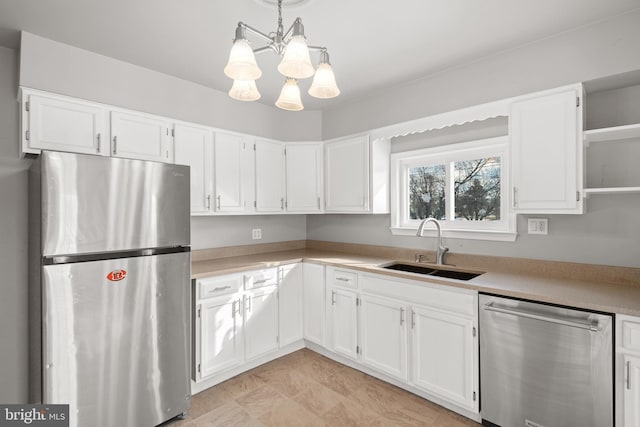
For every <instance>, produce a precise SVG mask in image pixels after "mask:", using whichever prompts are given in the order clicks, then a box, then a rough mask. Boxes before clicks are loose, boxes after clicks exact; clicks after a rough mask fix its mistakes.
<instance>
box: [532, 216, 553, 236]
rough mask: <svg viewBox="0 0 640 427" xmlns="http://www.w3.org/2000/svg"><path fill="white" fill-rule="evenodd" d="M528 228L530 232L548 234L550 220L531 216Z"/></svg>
mask: <svg viewBox="0 0 640 427" xmlns="http://www.w3.org/2000/svg"><path fill="white" fill-rule="evenodd" d="M527 228H528V233H529V234H548V233H549V220H548V219H547V218H529V219H528V220H527Z"/></svg>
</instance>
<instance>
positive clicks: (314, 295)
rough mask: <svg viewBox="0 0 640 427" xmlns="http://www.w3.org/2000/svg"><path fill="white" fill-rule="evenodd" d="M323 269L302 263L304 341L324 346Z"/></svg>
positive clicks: (316, 265)
mask: <svg viewBox="0 0 640 427" xmlns="http://www.w3.org/2000/svg"><path fill="white" fill-rule="evenodd" d="M324 276H325V267H324V265H320V264H312V263H309V262H303V263H302V307H303V309H302V315H303V322H302V324H303V335H304V339H305V340H307V341H310V342H313V343H316V344H319V345H321V346H323V347H324V345H325V294H324V289H325V283H324V280H325V279H324Z"/></svg>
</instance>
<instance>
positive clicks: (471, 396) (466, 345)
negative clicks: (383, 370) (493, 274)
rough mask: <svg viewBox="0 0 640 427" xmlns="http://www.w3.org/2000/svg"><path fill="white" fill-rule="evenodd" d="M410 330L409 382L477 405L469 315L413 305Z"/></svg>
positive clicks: (460, 402)
mask: <svg viewBox="0 0 640 427" xmlns="http://www.w3.org/2000/svg"><path fill="white" fill-rule="evenodd" d="M411 331H412V349H413V350H412V354H411V360H412V376H411V382H412V383H413V385H415V386H416V387H417V388H420V389H422V390H424V391H426V392H428V393H431V394H434V395H437V396H439V397H442V398H443V399H446V400H448V401H450V402H452V403H455V404H457V405H460V406H462V407H466V408H469V409H477V407H478V405H477V396H476V391H475V390H476V386H475V378H474V375H477V372H476V368H475V360H474V348H475V347H474V346H475V345H476V344H477V343H476V340H475V338H476V333H475V330H474V321H473V319H472V318H467V317H463V316H459V315H455V314H451V313H448V312H444V311H441V310H436V309H433V308H427V307H417V306H414V307H412V311H411Z"/></svg>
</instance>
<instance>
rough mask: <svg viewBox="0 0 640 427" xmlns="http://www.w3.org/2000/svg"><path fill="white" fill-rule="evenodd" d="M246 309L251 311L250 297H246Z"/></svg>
mask: <svg viewBox="0 0 640 427" xmlns="http://www.w3.org/2000/svg"><path fill="white" fill-rule="evenodd" d="M247 311H251V297H247Z"/></svg>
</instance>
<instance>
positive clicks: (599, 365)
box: [479, 295, 613, 427]
mask: <svg viewBox="0 0 640 427" xmlns="http://www.w3.org/2000/svg"><path fill="white" fill-rule="evenodd" d="M479 304H480V399H481V401H480V404H481V415H482V420H483V424H484V425H488V426H501V427H572V426H576V427H578V426H580V427H612V426H613V337H612V321H613V317H612V315H608V314H599V313H591V312H587V311H582V310H574V309H569V308H565V307H560V306H555V305H547V304H538V303H533V302H528V301H521V300H517V299H511V298H502V297H496V296H491V295H480V297H479Z"/></svg>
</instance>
